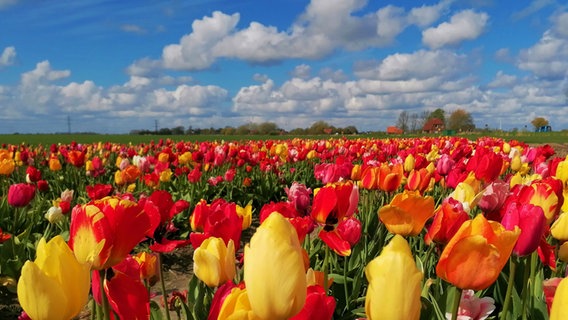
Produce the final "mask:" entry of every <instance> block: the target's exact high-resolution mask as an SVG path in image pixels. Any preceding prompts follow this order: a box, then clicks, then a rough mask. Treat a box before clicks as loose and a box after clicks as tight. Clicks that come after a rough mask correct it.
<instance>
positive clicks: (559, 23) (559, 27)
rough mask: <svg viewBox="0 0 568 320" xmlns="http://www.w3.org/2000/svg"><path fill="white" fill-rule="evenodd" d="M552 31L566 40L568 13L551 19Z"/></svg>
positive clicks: (567, 34)
mask: <svg viewBox="0 0 568 320" xmlns="http://www.w3.org/2000/svg"><path fill="white" fill-rule="evenodd" d="M552 23H553V30H554V32H555V33H556V34H557V35H558V36H559V37H564V38H568V12H562V13H560V14H557V15H554V16H553V17H552Z"/></svg>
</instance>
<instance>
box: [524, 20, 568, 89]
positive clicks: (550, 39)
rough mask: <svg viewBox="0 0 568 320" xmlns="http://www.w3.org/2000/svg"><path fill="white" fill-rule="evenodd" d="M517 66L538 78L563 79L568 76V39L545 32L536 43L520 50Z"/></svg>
mask: <svg viewBox="0 0 568 320" xmlns="http://www.w3.org/2000/svg"><path fill="white" fill-rule="evenodd" d="M517 66H518V67H519V68H520V69H522V70H527V71H530V72H532V73H533V74H535V75H536V76H537V77H540V78H544V79H557V80H561V79H563V78H564V77H566V75H567V74H568V39H562V38H558V37H557V36H556V35H555V34H554V33H553V32H551V31H550V30H549V31H546V32H545V33H544V34H543V36H542V37H541V38H540V40H539V41H538V43H536V44H535V45H533V46H532V47H530V48H527V49H524V50H521V52H520V53H519V57H518V63H517Z"/></svg>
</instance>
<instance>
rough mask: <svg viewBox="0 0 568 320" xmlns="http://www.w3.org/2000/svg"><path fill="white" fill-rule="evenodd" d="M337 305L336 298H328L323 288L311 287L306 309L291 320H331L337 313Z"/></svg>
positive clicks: (305, 305) (318, 286)
mask: <svg viewBox="0 0 568 320" xmlns="http://www.w3.org/2000/svg"><path fill="white" fill-rule="evenodd" d="M335 304H336V303H335V298H334V297H332V296H328V295H327V294H326V293H325V290H324V288H323V287H322V286H320V285H313V286H309V287H308V294H307V296H306V303H305V304H304V307H303V308H302V310H301V311H300V313H298V314H297V315H295V316H293V317H292V318H290V320H330V319H332V317H333V313H334V312H335Z"/></svg>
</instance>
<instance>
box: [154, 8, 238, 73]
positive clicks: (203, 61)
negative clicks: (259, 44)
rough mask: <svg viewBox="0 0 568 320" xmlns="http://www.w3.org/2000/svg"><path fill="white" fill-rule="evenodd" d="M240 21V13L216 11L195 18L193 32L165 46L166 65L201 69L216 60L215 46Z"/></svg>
mask: <svg viewBox="0 0 568 320" xmlns="http://www.w3.org/2000/svg"><path fill="white" fill-rule="evenodd" d="M238 22H239V14H238V13H235V14H233V15H226V14H224V13H222V12H219V11H215V12H213V15H212V16H211V17H204V18H203V19H201V20H195V21H194V22H193V23H192V24H191V26H192V29H193V32H192V33H190V34H188V35H185V36H183V37H182V38H181V41H180V43H179V44H171V45H168V46H166V47H165V48H164V50H163V52H162V59H163V64H164V67H166V68H169V69H174V70H201V69H205V68H208V67H209V66H211V64H213V62H215V59H216V58H217V56H215V55H214V54H212V53H213V47H214V46H215V45H217V43H218V42H219V41H221V40H222V39H223V38H225V37H227V36H228V35H229V34H230V33H231V32H233V30H234V29H235V27H236V25H237V23H238Z"/></svg>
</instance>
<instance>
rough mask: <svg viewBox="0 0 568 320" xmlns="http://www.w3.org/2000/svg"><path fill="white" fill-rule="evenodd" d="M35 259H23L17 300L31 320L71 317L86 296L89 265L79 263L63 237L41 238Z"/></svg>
mask: <svg viewBox="0 0 568 320" xmlns="http://www.w3.org/2000/svg"><path fill="white" fill-rule="evenodd" d="M36 255H37V256H36V259H35V261H33V262H32V261H26V263H25V264H24V266H23V267H22V273H21V276H20V279H19V281H18V289H17V290H18V300H19V302H20V305H21V307H22V309H24V311H25V312H26V313H27V315H28V316H29V317H30V318H31V319H34V320H43V319H45V320H52V319H71V318H73V317H75V316H76V315H77V314H79V312H81V310H82V309H83V307H84V306H85V304H86V303H87V301H88V299H89V290H90V288H91V277H90V266H89V265H88V264H84V263H80V262H78V261H77V259H76V258H75V256H74V255H73V251H71V249H70V248H69V246H68V245H67V243H65V240H63V238H62V237H61V236H59V235H58V236H55V237H54V238H53V239H51V240H50V241H49V242H46V240H45V238H42V239H41V240H40V241H39V243H38V246H37V251H36Z"/></svg>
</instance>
